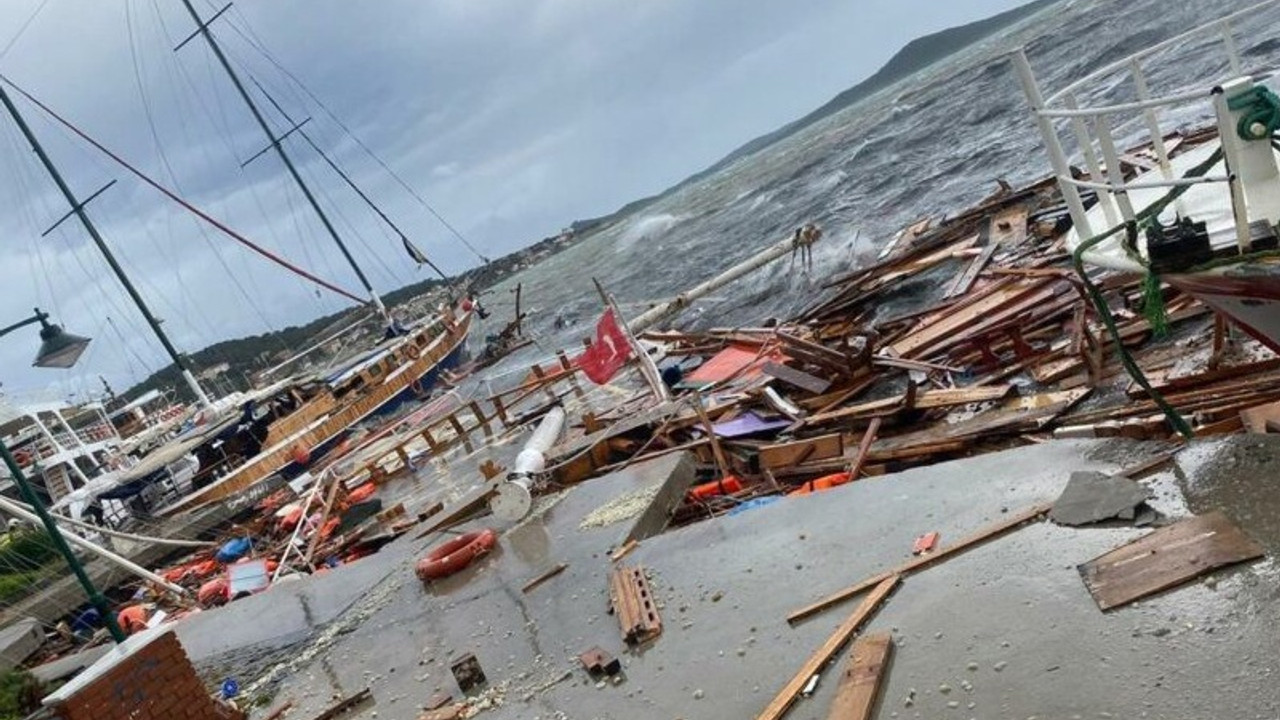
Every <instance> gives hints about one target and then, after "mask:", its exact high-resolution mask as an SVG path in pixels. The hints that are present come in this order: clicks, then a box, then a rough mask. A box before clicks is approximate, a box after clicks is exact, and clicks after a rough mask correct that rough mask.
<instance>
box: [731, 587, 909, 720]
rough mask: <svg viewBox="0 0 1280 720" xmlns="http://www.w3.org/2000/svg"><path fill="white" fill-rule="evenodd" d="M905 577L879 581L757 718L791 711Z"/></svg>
mask: <svg viewBox="0 0 1280 720" xmlns="http://www.w3.org/2000/svg"><path fill="white" fill-rule="evenodd" d="M900 581H901V578H900V577H898V576H897V575H890V576H888V577H886V578H884V579H883V580H881V581H880V582H878V583H876V585H875V589H874V590H872V591H871V593H870V594H868V595H867V597H866V598H865V599H863V601H862V603H861V604H860V605H858V609H856V610H854V611H853V614H852V615H850V616H849V617H848V618H846V619H845V621H844V622H842V623H840V626H839V627H838V628H836V631H835V632H834V633H832V634H831V636H830V637H828V638H827V640H826V642H824V643H822V645H821V646H819V648H818V649H817V650H815V651H814V653H813V654H812V655H810V656H809V659H808V660H805V661H804V664H803V665H801V666H800V670H799V672H797V673H796V674H795V676H794V677H792V678H791V680H790V681H789V682H788V683H787V684H786V685H785V686H783V688H782V690H781V691H779V692H778V694H777V695H776V696H774V698H773V700H772V701H771V702H770V703H769V704H768V705H767V706H766V707H765V709H764V710H763V711H761V713H760V714H759V715H757V716H756V720H779V718H781V717H782V716H783V715H786V714H787V710H788V709H789V708H790V707H791V704H792V703H794V702H795V700H796V696H797V695H799V694H800V691H801V690H802V689H804V686H805V685H806V684H808V682H809V678H811V677H813V676H814V675H816V674H817V673H818V672H819V671H821V670H822V666H824V665H826V664H827V662H828V661H829V660H831V658H833V657H835V655H836V653H838V652H840V648H842V647H844V645H845V643H847V642H849V638H851V637H853V634H854V633H855V632H857V631H858V628H860V627H862V625H863V623H865V622H866V621H867V620H869V619H870V618H871V616H872V615H873V614H874V613H875V611H876V610H878V609H879V608H880V603H882V602H884V600H885V598H887V597H889V593H891V592H893V590H894V588H896V587H898V583H899V582H900Z"/></svg>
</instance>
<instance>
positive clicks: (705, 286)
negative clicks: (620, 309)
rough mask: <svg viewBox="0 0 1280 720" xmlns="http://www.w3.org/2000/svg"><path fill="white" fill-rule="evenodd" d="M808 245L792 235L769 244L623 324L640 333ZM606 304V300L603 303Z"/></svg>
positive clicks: (628, 328) (620, 318) (803, 240)
mask: <svg viewBox="0 0 1280 720" xmlns="http://www.w3.org/2000/svg"><path fill="white" fill-rule="evenodd" d="M810 244H812V243H811V241H807V240H805V239H803V238H796V237H795V236H792V237H789V238H787V239H786V240H783V241H781V242H778V243H776V244H774V245H771V246H769V247H767V248H765V249H764V250H761V251H760V252H758V253H756V254H755V255H752V256H751V257H749V258H747V259H746V260H743V261H742V262H740V263H738V264H737V265H734V266H733V267H731V268H729V269H728V270H725V271H724V272H722V273H720V274H719V275H717V276H715V277H713V278H711V279H710V280H707V281H705V282H703V283H700V284H698V285H695V286H693V287H691V288H689V289H688V290H685V291H684V292H682V293H680V294H679V295H677V296H676V297H675V298H674V299H672V300H668V301H667V302H664V303H662V304H660V305H657V306H655V307H652V308H649V309H648V310H645V311H644V312H642V313H640V314H639V315H637V316H635V317H634V318H632V319H631V320H630V321H629V322H628V323H627V324H626V327H627V330H628V331H630V332H631V333H633V334H634V333H638V332H641V331H643V330H644V329H645V328H647V327H650V326H652V325H653V324H654V323H657V322H661V321H663V320H665V319H667V318H669V317H671V316H673V315H675V314H677V313H679V312H680V311H682V310H684V309H685V308H687V307H689V305H690V304H692V303H693V301H695V300H697V299H698V298H701V297H703V296H705V295H708V294H710V293H712V292H715V291H716V290H718V289H720V288H722V287H724V286H725V285H728V284H729V283H731V282H733V281H735V280H737V279H739V278H741V277H743V276H745V275H749V274H751V273H753V272H755V271H756V270H759V269H760V268H762V267H764V266H765V265H768V264H769V263H771V262H773V261H774V260H777V259H778V258H780V257H782V256H784V255H786V254H787V253H789V252H796V251H799V250H801V249H803V248H805V247H807V246H808V245H810ZM602 292H603V291H602ZM606 302H608V301H607V300H606ZM618 320H619V321H621V320H622V317H621V316H619V317H618Z"/></svg>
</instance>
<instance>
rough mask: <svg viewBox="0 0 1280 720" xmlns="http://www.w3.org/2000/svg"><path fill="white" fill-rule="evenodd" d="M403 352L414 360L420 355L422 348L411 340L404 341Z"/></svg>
mask: <svg viewBox="0 0 1280 720" xmlns="http://www.w3.org/2000/svg"><path fill="white" fill-rule="evenodd" d="M404 354H405V355H408V356H409V357H411V358H413V359H414V360H417V359H418V358H420V357H422V348H419V347H418V345H417V344H416V343H414V342H413V341H409V342H408V343H405V346H404Z"/></svg>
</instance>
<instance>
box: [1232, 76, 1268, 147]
mask: <svg viewBox="0 0 1280 720" xmlns="http://www.w3.org/2000/svg"><path fill="white" fill-rule="evenodd" d="M1227 108H1228V109H1230V110H1243V111H1244V112H1243V113H1241V115H1240V119H1239V120H1238V121H1237V122H1236V134H1237V135H1239V136H1240V139H1242V140H1266V139H1268V138H1270V137H1271V134H1272V133H1274V132H1275V131H1276V130H1280V97H1278V96H1277V95H1276V94H1275V93H1274V92H1272V91H1271V89H1270V88H1268V87H1267V86H1265V85H1255V86H1254V87H1253V89H1251V90H1249V91H1248V92H1243V93H1240V94H1239V95H1236V96H1234V97H1232V98H1231V99H1229V100H1227ZM1255 126H1261V129H1255Z"/></svg>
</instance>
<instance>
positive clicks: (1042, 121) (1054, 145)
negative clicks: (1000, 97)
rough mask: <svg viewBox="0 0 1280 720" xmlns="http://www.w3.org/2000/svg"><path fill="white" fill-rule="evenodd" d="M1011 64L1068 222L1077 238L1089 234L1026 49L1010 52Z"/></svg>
mask: <svg viewBox="0 0 1280 720" xmlns="http://www.w3.org/2000/svg"><path fill="white" fill-rule="evenodd" d="M1012 58H1013V67H1014V69H1015V70H1016V71H1017V72H1018V81H1019V82H1020V83H1021V84H1022V92H1023V93H1024V94H1025V95H1026V96H1027V102H1028V103H1029V104H1030V105H1031V114H1032V115H1034V116H1035V119H1036V124H1037V125H1039V127H1040V136H1041V137H1042V138H1043V139H1044V144H1045V147H1046V148H1047V149H1048V150H1049V162H1050V163H1051V164H1052V165H1053V173H1054V174H1055V175H1057V176H1058V188H1059V189H1060V190H1061V191H1062V199H1063V200H1065V201H1066V203H1067V210H1068V211H1069V212H1070V213H1071V223H1072V224H1073V225H1075V228H1076V234H1077V235H1079V236H1080V237H1081V238H1088V237H1092V236H1093V228H1091V227H1090V226H1089V218H1088V216H1087V215H1086V214H1085V211H1084V202H1082V201H1081V200H1080V192H1079V191H1078V190H1076V187H1075V186H1074V185H1072V184H1071V183H1069V182H1066V181H1065V180H1064V178H1070V177H1071V165H1070V164H1069V163H1068V162H1067V154H1066V153H1065V152H1063V150H1062V142H1061V141H1060V140H1059V139H1058V131H1057V129H1056V128H1054V126H1053V121H1052V120H1050V119H1049V118H1048V117H1045V115H1044V112H1043V111H1044V110H1045V102H1044V96H1043V95H1041V94H1040V86H1039V85H1037V84H1036V77H1035V74H1034V73H1032V72H1031V62H1030V61H1029V60H1027V53H1026V51H1024V50H1018V51H1017V52H1015V53H1013V55H1012Z"/></svg>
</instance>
